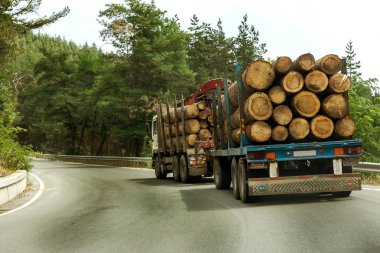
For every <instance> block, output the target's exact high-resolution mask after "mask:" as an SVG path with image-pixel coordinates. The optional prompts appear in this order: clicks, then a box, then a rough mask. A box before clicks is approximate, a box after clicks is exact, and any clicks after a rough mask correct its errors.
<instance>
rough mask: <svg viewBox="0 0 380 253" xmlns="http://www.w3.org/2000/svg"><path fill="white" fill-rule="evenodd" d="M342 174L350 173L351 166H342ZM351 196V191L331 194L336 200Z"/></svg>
mask: <svg viewBox="0 0 380 253" xmlns="http://www.w3.org/2000/svg"><path fill="white" fill-rule="evenodd" d="M343 173H352V166H343ZM350 195H351V191H344V192H333V196H334V197H337V198H347V197H349V196H350Z"/></svg>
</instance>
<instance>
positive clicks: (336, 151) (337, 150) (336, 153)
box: [334, 148, 344, 155]
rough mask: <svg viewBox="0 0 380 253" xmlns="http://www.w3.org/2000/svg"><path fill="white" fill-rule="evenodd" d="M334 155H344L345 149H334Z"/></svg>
mask: <svg viewBox="0 0 380 253" xmlns="http://www.w3.org/2000/svg"><path fill="white" fill-rule="evenodd" d="M334 155H344V150H343V148H334Z"/></svg>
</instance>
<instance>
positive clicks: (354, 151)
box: [344, 147, 362, 155]
mask: <svg viewBox="0 0 380 253" xmlns="http://www.w3.org/2000/svg"><path fill="white" fill-rule="evenodd" d="M344 153H345V154H347V155H349V154H361V153H362V148H361V147H350V148H345V149H344Z"/></svg>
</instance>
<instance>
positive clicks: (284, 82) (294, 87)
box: [280, 71, 304, 93]
mask: <svg viewBox="0 0 380 253" xmlns="http://www.w3.org/2000/svg"><path fill="white" fill-rule="evenodd" d="M280 84H281V87H282V88H283V89H284V90H285V91H286V92H288V93H297V92H299V91H300V90H302V87H303V85H304V79H303V77H302V75H301V74H300V73H299V72H297V71H290V72H289V73H288V74H286V75H285V76H284V77H283V78H282V79H281V82H280Z"/></svg>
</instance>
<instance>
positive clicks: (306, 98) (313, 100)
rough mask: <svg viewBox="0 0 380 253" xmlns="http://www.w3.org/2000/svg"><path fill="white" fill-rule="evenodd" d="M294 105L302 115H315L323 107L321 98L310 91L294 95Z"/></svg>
mask: <svg viewBox="0 0 380 253" xmlns="http://www.w3.org/2000/svg"><path fill="white" fill-rule="evenodd" d="M292 106H293V108H294V110H295V111H296V112H297V113H298V114H299V115H301V116H303V117H306V118H311V117H314V116H315V115H316V114H317V113H318V111H319V109H320V108H321V102H320V101H319V98H318V97H317V96H316V95H315V94H314V93H313V92H310V91H301V92H300V93H298V94H296V95H295V96H294V97H293V101H292Z"/></svg>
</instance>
